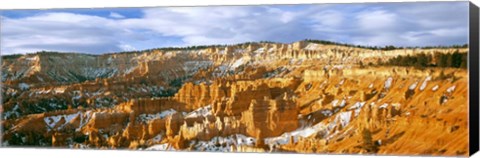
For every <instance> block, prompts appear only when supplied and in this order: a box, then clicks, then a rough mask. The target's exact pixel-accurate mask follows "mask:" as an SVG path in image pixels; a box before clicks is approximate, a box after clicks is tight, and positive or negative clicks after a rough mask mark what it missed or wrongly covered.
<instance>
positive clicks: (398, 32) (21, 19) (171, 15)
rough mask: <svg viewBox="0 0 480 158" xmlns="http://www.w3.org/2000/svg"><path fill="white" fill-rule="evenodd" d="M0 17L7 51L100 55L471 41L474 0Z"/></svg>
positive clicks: (15, 12)
mask: <svg viewBox="0 0 480 158" xmlns="http://www.w3.org/2000/svg"><path fill="white" fill-rule="evenodd" d="M0 16H1V18H2V19H1V23H0V33H1V36H0V42H1V43H0V47H1V50H0V51H1V53H2V55H6V54H19V53H31V52H36V51H41V50H51V51H62V52H82V53H92V54H101V53H107V52H118V51H128V50H142V49H150V48H159V47H170V46H189V45H208V44H233V43H241V42H248V41H260V40H268V41H275V42H286V43H290V42H294V41H298V40H303V39H320V40H329V41H335V42H341V43H350V44H359V45H370V46H385V45H396V46H432V45H453V44H465V43H467V41H468V39H467V37H468V2H429V3H424V2H421V3H364V4H321V5H262V6H215V7H161V8H122V9H120V8H115V9H56V10H12V11H3V12H1V13H0Z"/></svg>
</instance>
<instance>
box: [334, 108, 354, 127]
mask: <svg viewBox="0 0 480 158" xmlns="http://www.w3.org/2000/svg"><path fill="white" fill-rule="evenodd" d="M351 117H352V112H351V111H346V112H341V113H339V114H338V115H337V117H336V118H335V120H337V122H338V121H340V124H341V125H342V127H345V126H347V125H348V124H349V123H350V119H351Z"/></svg>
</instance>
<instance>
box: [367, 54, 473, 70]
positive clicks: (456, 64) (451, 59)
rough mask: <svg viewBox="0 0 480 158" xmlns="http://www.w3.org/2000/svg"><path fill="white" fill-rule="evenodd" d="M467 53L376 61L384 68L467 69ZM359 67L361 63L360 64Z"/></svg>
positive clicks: (399, 57)
mask: <svg viewBox="0 0 480 158" xmlns="http://www.w3.org/2000/svg"><path fill="white" fill-rule="evenodd" d="M467 60H468V53H460V52H458V51H455V52H454V53H447V54H444V53H435V54H434V55H427V54H424V53H421V54H417V55H413V56H410V55H407V56H397V57H394V58H391V59H389V60H388V61H386V62H382V61H380V60H379V61H378V62H377V64H378V65H385V66H413V67H416V68H425V67H442V68H446V67H451V68H462V69H466V68H467ZM360 65H361V66H362V65H363V63H361V64H360Z"/></svg>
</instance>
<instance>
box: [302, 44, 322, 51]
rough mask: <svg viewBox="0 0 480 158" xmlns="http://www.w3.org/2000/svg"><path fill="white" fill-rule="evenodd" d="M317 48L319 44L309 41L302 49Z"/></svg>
mask: <svg viewBox="0 0 480 158" xmlns="http://www.w3.org/2000/svg"><path fill="white" fill-rule="evenodd" d="M318 48H319V44H316V43H309V44H308V45H307V46H306V47H305V48H304V49H305V50H317V49H318Z"/></svg>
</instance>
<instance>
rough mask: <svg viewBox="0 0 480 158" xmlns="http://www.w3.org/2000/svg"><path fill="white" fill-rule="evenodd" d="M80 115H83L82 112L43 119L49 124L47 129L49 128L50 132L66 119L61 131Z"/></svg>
mask: <svg viewBox="0 0 480 158" xmlns="http://www.w3.org/2000/svg"><path fill="white" fill-rule="evenodd" d="M80 114H81V113H80V112H77V113H75V114H69V115H56V116H49V117H45V118H43V120H44V121H45V123H46V124H47V127H48V128H47V129H48V130H49V131H50V129H52V128H54V127H55V126H56V125H57V124H58V122H59V121H60V120H61V119H62V118H63V119H65V123H64V124H63V125H61V126H59V127H58V129H61V128H62V127H63V126H65V125H66V124H68V123H69V122H70V121H71V120H72V119H73V118H75V117H76V116H78V115H80Z"/></svg>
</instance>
